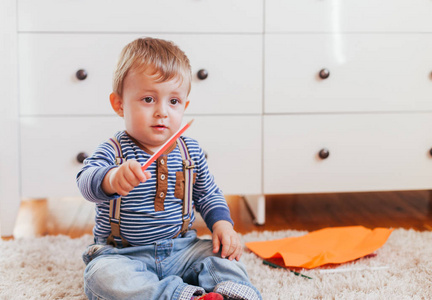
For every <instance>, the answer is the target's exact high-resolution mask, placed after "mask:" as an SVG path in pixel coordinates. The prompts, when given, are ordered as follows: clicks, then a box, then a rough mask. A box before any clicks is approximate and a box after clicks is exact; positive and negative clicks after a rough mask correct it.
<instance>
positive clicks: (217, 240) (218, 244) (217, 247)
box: [213, 236, 220, 253]
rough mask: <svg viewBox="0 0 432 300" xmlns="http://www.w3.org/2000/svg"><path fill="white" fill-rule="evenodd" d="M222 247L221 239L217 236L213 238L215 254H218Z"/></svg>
mask: <svg viewBox="0 0 432 300" xmlns="http://www.w3.org/2000/svg"><path fill="white" fill-rule="evenodd" d="M219 247H220V242H219V237H217V236H215V237H214V238H213V253H218V252H219Z"/></svg>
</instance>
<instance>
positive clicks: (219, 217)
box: [204, 207, 234, 232]
mask: <svg viewBox="0 0 432 300" xmlns="http://www.w3.org/2000/svg"><path fill="white" fill-rule="evenodd" d="M204 221H205V223H206V224H207V227H208V229H210V231H211V232H213V229H212V228H213V225H214V224H215V223H216V222H218V221H228V222H230V223H231V224H232V225H233V226H234V222H233V220H232V219H231V216H230V211H229V209H227V208H223V207H218V208H214V209H212V210H211V211H210V212H209V213H208V214H207V216H206V217H205V220H204Z"/></svg>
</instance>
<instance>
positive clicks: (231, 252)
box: [212, 220, 243, 260]
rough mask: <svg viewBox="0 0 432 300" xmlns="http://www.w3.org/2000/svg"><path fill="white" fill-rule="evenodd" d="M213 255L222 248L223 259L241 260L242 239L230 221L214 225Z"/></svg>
mask: <svg viewBox="0 0 432 300" xmlns="http://www.w3.org/2000/svg"><path fill="white" fill-rule="evenodd" d="M212 229H213V237H212V239H213V253H217V252H219V250H220V247H221V246H222V251H221V257H222V258H228V259H229V260H233V259H236V260H240V257H241V256H242V253H243V247H242V244H241V241H240V237H239V236H238V234H237V232H236V231H235V230H234V228H233V226H232V224H231V223H230V222H228V221H223V220H222V221H217V222H216V223H214V225H213V228H212Z"/></svg>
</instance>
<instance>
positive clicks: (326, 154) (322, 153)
mask: <svg viewBox="0 0 432 300" xmlns="http://www.w3.org/2000/svg"><path fill="white" fill-rule="evenodd" d="M318 156H319V157H320V158H321V159H326V158H327V157H329V156H330V151H329V150H328V149H326V148H323V149H321V150H320V152H318Z"/></svg>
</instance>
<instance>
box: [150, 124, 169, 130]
mask: <svg viewBox="0 0 432 300" xmlns="http://www.w3.org/2000/svg"><path fill="white" fill-rule="evenodd" d="M152 128H154V129H166V128H167V127H166V126H165V125H162V124H158V125H153V126H152Z"/></svg>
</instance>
